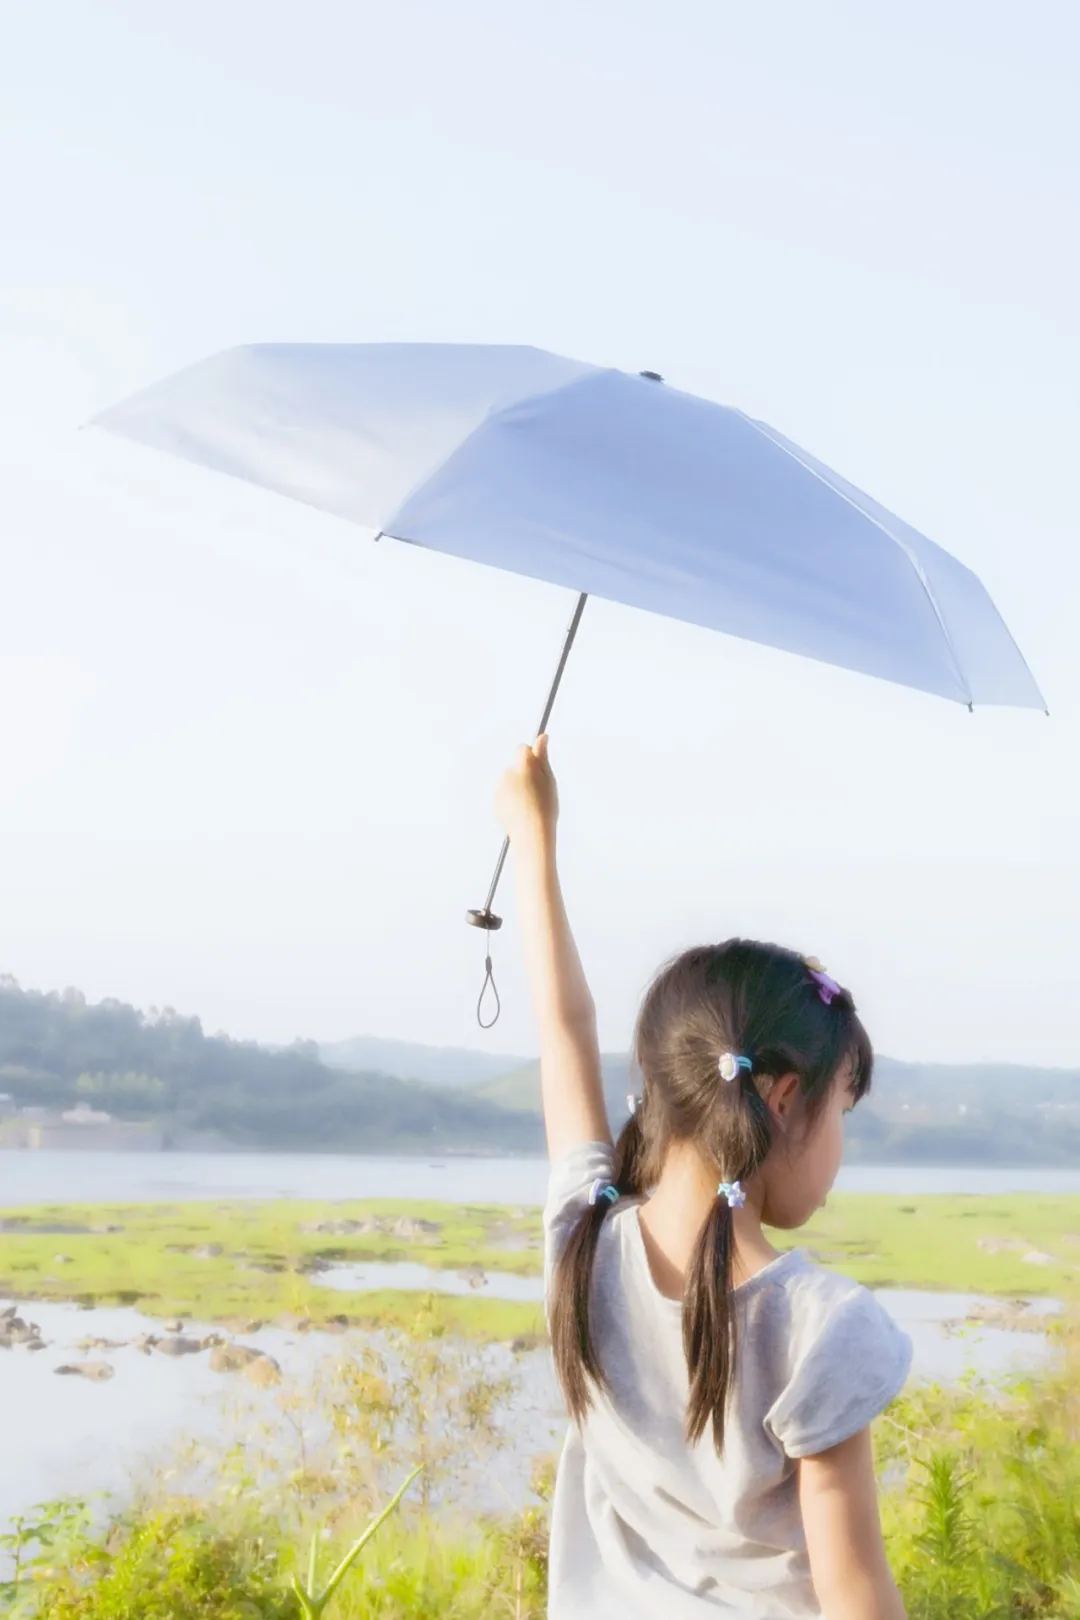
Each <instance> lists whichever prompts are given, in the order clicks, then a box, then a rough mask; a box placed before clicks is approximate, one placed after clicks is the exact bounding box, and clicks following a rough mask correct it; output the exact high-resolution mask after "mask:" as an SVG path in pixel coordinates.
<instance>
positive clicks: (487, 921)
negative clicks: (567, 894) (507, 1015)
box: [465, 591, 589, 1029]
mask: <svg viewBox="0 0 1080 1620" xmlns="http://www.w3.org/2000/svg"><path fill="white" fill-rule="evenodd" d="M588 600H589V597H588V592H586V591H583V592H582V593H581V595H580V596H579V597H578V599H577V604H576V606H575V608H574V613H573V617H572V618H571V620H570V623H569V625H568V626H567V631H566V638H565V640H564V641H563V648H562V653H561V654H560V656H559V662H558V665H557V667H556V670H555V678H554V679H553V681H552V683H551V688H550V690H549V692H548V695H547V701H546V703H545V704H544V712H543V714H542V715H541V716H540V724H539V725H538V726H537V728H536V731H535V733H534V736H537V737H542V736H543V734H544V732H545V731H546V730H547V727H548V721H549V720H550V719H551V711H552V709H554V707H555V699H556V698H557V697H558V695H559V687H560V686H561V685H562V678H563V675H564V673H565V670H566V663H567V659H568V658H569V657H570V650H571V648H572V647H573V645H574V638H575V637H576V635H577V633H578V626H579V625H580V623H581V615H582V614H583V613H584V611H585V603H586V602H587V601H588ZM509 853H510V840H509V838H506V839H504V840H503V846H502V849H501V850H500V851H499V858H498V860H497V861H496V863H495V872H494V875H493V877H492V879H491V885H490V887H489V889H488V892H487V899H486V900H485V901H484V904H483V905H482V906H480V907H478V908H477V909H476V910H475V911H467V912H466V913H465V921H466V922H467V923H469V924H470V925H471V926H472V927H473V928H481V929H483V930H484V931H485V932H486V933H488V934H494V933H497V932H498V930H499V929H500V928H501V927H502V924H503V920H502V918H501V917H497V916H496V915H495V913H494V911H492V909H491V908H492V905H493V903H494V900H495V894H496V891H497V889H498V887H499V880H500V879H501V877H502V875H503V867H504V866H505V865H506V857H507V855H508V854H509ZM485 969H486V973H485V978H484V988H483V990H481V992H480V1001H479V1003H478V1004H477V1008H476V1017H477V1022H478V1023H479V1025H480V1028H481V1029H490V1028H491V1027H492V1025H493V1024H495V1023H496V1022H497V1020H498V1017H499V1012H500V1010H501V1008H500V1005H499V993H498V991H497V990H496V989H495V980H494V978H493V976H492V971H491V949H490V943H489V948H488V953H487V959H486V962H485ZM489 985H490V986H491V991H492V994H493V995H494V997H495V1016H494V1017H493V1018H492V1019H491V1021H490V1022H489V1023H485V1022H484V1017H483V1004H484V997H485V995H486V993H487V989H488V986H489Z"/></svg>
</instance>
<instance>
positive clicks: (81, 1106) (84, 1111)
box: [60, 1103, 112, 1125]
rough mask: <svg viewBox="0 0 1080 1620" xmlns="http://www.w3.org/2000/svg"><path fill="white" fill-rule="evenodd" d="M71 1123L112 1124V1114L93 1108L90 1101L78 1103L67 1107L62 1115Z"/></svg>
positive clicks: (61, 1116)
mask: <svg viewBox="0 0 1080 1620" xmlns="http://www.w3.org/2000/svg"><path fill="white" fill-rule="evenodd" d="M60 1118H61V1119H63V1120H66V1121H67V1123H68V1124H69V1125H110V1124H111V1123H112V1115H111V1114H105V1113H102V1112H101V1111H100V1110H99V1109H96V1108H91V1106H90V1104H89V1103H76V1104H75V1107H74V1108H67V1109H65V1110H64V1112H63V1113H62V1114H61V1115H60Z"/></svg>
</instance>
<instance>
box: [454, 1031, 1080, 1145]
mask: <svg viewBox="0 0 1080 1620" xmlns="http://www.w3.org/2000/svg"><path fill="white" fill-rule="evenodd" d="M601 1063H602V1072H603V1081H604V1096H605V1098H606V1101H607V1107H608V1114H609V1116H610V1118H611V1121H612V1123H613V1124H615V1125H618V1124H621V1123H622V1121H623V1120H624V1119H625V1118H626V1115H627V1105H626V1098H627V1096H628V1094H629V1093H630V1092H631V1091H637V1090H638V1089H639V1082H637V1081H635V1080H633V1079H632V1077H631V1070H630V1063H629V1060H628V1059H627V1058H626V1057H625V1056H623V1055H621V1054H619V1053H606V1054H605V1055H604V1056H603V1058H602V1059H601ZM472 1095H473V1096H475V1097H476V1098H478V1099H479V1098H485V1099H487V1100H488V1101H489V1102H493V1103H496V1104H498V1106H499V1107H500V1108H505V1109H507V1110H508V1111H510V1112H517V1113H521V1114H529V1113H535V1112H536V1110H537V1109H538V1108H539V1106H540V1068H539V1064H537V1063H528V1064H523V1065H521V1066H520V1067H519V1068H517V1069H514V1070H511V1071H510V1072H509V1073H507V1074H504V1075H500V1076H499V1078H498V1079H496V1080H492V1081H488V1082H486V1083H485V1084H483V1085H480V1086H477V1087H475V1088H474V1090H473V1092H472ZM846 1140H847V1150H846V1151H847V1157H848V1159H849V1160H850V1161H851V1162H852V1163H859V1162H863V1163H878V1164H888V1163H892V1164H899V1163H905V1162H906V1163H912V1164H916V1163H940V1164H945V1163H950V1164H1045V1165H1062V1166H1065V1165H1075V1166H1077V1167H1080V1070H1077V1069H1038V1068H1027V1067H1025V1066H1021V1065H1009V1064H989V1063H986V1064H981V1063H971V1064H947V1063H903V1062H900V1061H899V1060H898V1059H896V1058H889V1057H879V1058H878V1062H877V1072H876V1075H875V1079H874V1085H873V1089H872V1090H871V1093H870V1096H869V1097H868V1098H867V1099H866V1101H865V1102H863V1103H862V1104H860V1106H859V1107H858V1108H857V1109H856V1110H855V1112H854V1113H853V1114H852V1115H851V1116H850V1118H849V1120H848V1123H847V1126H846Z"/></svg>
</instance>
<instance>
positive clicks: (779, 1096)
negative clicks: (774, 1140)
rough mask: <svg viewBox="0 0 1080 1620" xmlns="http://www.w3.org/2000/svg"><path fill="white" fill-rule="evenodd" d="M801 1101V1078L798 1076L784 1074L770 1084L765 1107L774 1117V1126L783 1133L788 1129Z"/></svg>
mask: <svg viewBox="0 0 1080 1620" xmlns="http://www.w3.org/2000/svg"><path fill="white" fill-rule="evenodd" d="M798 1099H799V1077H798V1075H797V1074H782V1075H780V1076H779V1077H778V1078H777V1079H775V1080H773V1081H771V1082H770V1085H769V1089H768V1091H767V1092H766V1093H765V1105H766V1107H767V1108H768V1110H769V1113H770V1114H771V1115H772V1118H773V1124H774V1125H776V1126H778V1127H779V1129H780V1130H781V1131H784V1130H786V1129H787V1127H788V1125H789V1124H790V1123H791V1119H792V1115H793V1114H794V1111H795V1106H796V1103H797V1102H798Z"/></svg>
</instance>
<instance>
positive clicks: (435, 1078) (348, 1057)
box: [318, 1035, 528, 1086]
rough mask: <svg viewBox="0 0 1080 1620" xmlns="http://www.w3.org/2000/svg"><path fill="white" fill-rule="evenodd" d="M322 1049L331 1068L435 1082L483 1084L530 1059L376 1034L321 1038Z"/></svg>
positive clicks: (325, 1060)
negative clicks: (421, 1044) (431, 1044)
mask: <svg viewBox="0 0 1080 1620" xmlns="http://www.w3.org/2000/svg"><path fill="white" fill-rule="evenodd" d="M318 1051H319V1057H320V1059H321V1060H322V1062H323V1063H325V1064H326V1065H327V1067H328V1068H331V1069H366V1070H368V1071H374V1072H377V1073H381V1074H394V1075H397V1076H398V1077H399V1078H400V1079H402V1080H423V1081H426V1082H427V1084H428V1085H434V1086H479V1085H482V1084H483V1083H484V1082H486V1081H491V1080H495V1079H496V1078H498V1076H500V1075H504V1074H505V1073H506V1072H507V1070H508V1069H518V1068H521V1067H522V1066H524V1065H525V1064H526V1063H527V1062H528V1059H527V1058H516V1057H507V1056H506V1055H505V1054H503V1055H502V1056H500V1055H499V1054H498V1053H495V1052H471V1051H468V1050H467V1049H466V1048H464V1047H459V1046H417V1045H415V1044H414V1043H411V1042H409V1041H384V1040H380V1039H379V1038H378V1036H376V1035H354V1036H352V1037H351V1038H350V1039H349V1040H347V1041H329V1042H326V1041H321V1042H320V1043H319V1048H318Z"/></svg>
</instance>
